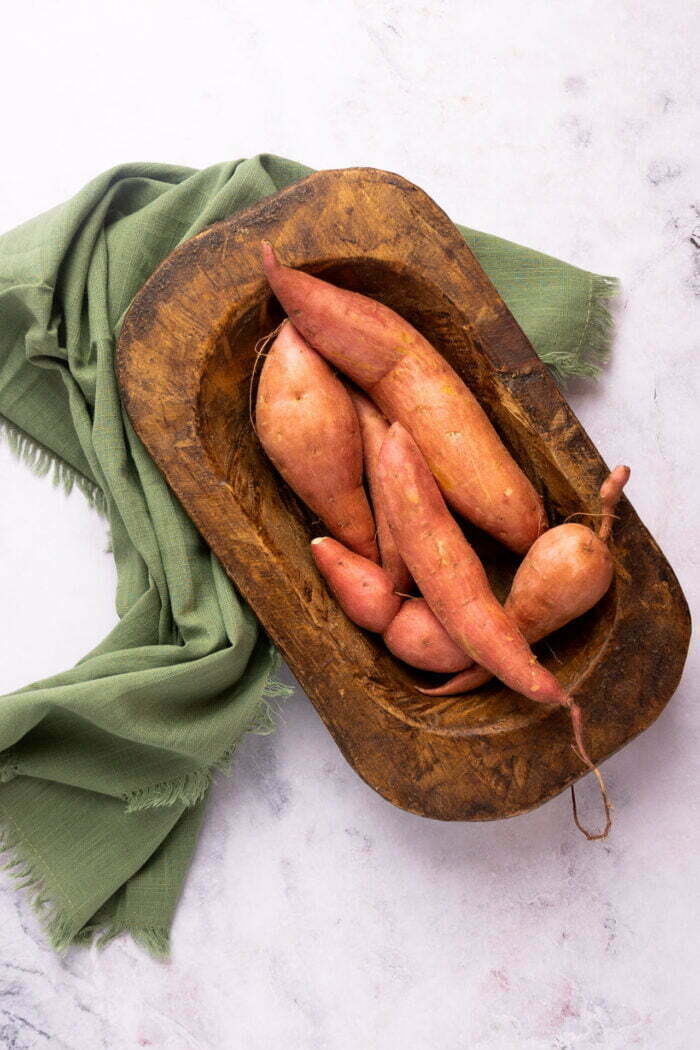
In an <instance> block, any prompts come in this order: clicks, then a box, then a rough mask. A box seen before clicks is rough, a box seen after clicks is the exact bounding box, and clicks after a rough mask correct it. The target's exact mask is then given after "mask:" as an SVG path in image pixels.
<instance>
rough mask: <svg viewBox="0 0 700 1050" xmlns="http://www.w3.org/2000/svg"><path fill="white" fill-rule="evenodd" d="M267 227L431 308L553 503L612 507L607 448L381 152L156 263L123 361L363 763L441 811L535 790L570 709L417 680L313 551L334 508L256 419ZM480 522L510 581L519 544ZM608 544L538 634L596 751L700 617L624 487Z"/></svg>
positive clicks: (162, 453) (263, 605)
mask: <svg viewBox="0 0 700 1050" xmlns="http://www.w3.org/2000/svg"><path fill="white" fill-rule="evenodd" d="M263 237H266V238H269V240H271V241H272V243H273V244H274V245H275V247H276V248H277V251H278V253H279V256H280V259H281V260H282V261H283V262H284V263H286V264H288V265H290V266H296V267H301V268H303V269H305V270H308V271H310V272H312V273H314V274H317V275H320V276H322V277H323V278H324V279H326V280H329V281H332V282H333V283H335V284H338V285H340V286H342V287H345V288H352V289H354V290H356V291H360V292H363V293H364V294H366V295H370V296H372V297H374V298H376V299H379V300H380V301H381V302H383V303H386V304H387V305H388V306H390V307H392V308H393V309H394V310H396V311H398V313H400V314H402V315H403V316H404V317H405V318H407V319H408V320H409V321H410V322H411V323H412V324H413V325H415V327H416V328H417V329H418V330H419V331H421V332H422V333H423V334H424V335H425V336H426V337H427V338H428V339H429V340H430V342H431V343H432V344H433V345H434V346H435V347H437V349H438V350H439V351H440V352H441V353H442V354H444V356H445V357H446V358H447V360H448V361H449V362H450V363H451V364H452V366H453V367H454V368H455V369H456V370H457V372H458V373H459V374H460V375H461V376H462V377H463V378H464V379H465V380H466V382H467V383H468V384H469V386H470V387H471V389H472V390H473V391H474V392H475V394H476V395H477V396H478V397H479V399H480V400H481V403H482V404H483V406H484V408H485V409H486V411H487V412H488V414H489V416H490V417H491V419H492V421H493V423H494V425H495V426H496V428H497V430H498V431H499V433H500V435H501V437H502V438H503V440H504V442H505V443H506V445H507V446H508V447H509V449H510V450H511V452H512V453H513V455H514V456H515V458H516V460H517V461H518V462H519V463H520V466H521V467H522V468H523V469H524V470H525V472H526V473H527V474H528V475H529V477H530V478H531V479H532V481H533V482H534V484H535V485H536V486H537V487H538V488H539V490H540V491H541V492H542V494H543V496H544V499H545V503H546V506H547V510H548V513H549V518H550V522H551V523H552V524H554V523H556V522H560V521H563V520H564V519H565V518H567V517H568V516H569V515H571V514H578V515H581V514H583V515H584V517H582V518H581V517H579V518H577V520H579V521H585V520H586V518H585V515H586V513H589V512H592V513H595V512H597V510H598V495H597V494H598V489H599V486H600V484H601V481H602V480H603V478H604V476H605V475H606V473H607V467H606V465H605V463H604V462H603V460H602V459H601V457H600V456H599V454H598V452H597V451H596V449H595V447H594V445H593V444H592V442H591V441H590V439H589V438H588V436H587V434H586V433H585V431H584V430H583V428H582V427H581V425H580V423H579V422H578V420H577V419H576V417H575V416H574V414H573V412H572V411H571V409H570V408H569V406H568V404H567V403H566V401H565V400H564V398H563V397H562V395H561V393H560V391H559V389H558V387H557V385H556V383H555V382H554V380H553V379H552V377H551V376H550V374H549V372H548V370H547V369H546V367H545V366H544V365H543V364H542V363H541V362H540V361H539V359H538V358H537V356H536V355H535V353H534V351H533V349H532V347H531V346H530V344H529V343H528V341H527V339H526V338H525V336H524V334H523V333H522V331H521V330H520V328H519V327H518V325H517V324H516V322H515V320H514V319H513V317H512V316H511V314H510V313H509V312H508V309H507V308H506V306H505V304H504V302H503V300H502V299H501V298H500V297H499V295H498V293H497V292H496V290H495V288H494V287H493V285H492V284H491V283H490V281H489V280H488V278H487V277H486V275H485V274H484V272H483V270H482V269H481V267H480V266H479V264H478V263H477V261H476V259H475V258H474V256H473V255H472V253H471V252H470V251H469V249H468V248H467V246H466V244H465V243H464V241H463V240H462V238H461V237H460V235H459V233H458V232H457V230H456V229H455V227H454V226H453V225H452V223H451V222H450V221H449V219H448V218H447V216H446V215H445V214H444V213H443V212H442V211H441V210H440V208H438V207H437V205H436V204H435V203H434V202H433V201H432V200H430V198H429V197H427V196H426V194H425V193H423V192H422V191H421V190H420V189H418V188H417V187H416V186H414V185H412V184H411V183H410V182H407V181H406V180H405V179H402V178H400V177H399V176H397V175H392V174H389V173H387V172H384V171H376V170H374V169H371V168H356V169H348V170H344V171H324V172H319V173H318V174H315V175H311V176H309V177H308V178H306V179H303V180H302V181H300V182H297V183H295V184H294V185H292V186H290V187H288V188H287V189H285V190H282V191H281V192H280V193H277V194H275V195H274V196H272V197H268V198H267V199H265V200H263V201H261V202H260V203H259V204H256V205H254V206H253V207H252V208H249V209H248V210H247V211H244V212H241V213H239V214H237V215H235V216H234V217H233V218H231V219H227V220H226V221H224V222H220V223H217V224H216V225H215V226H212V227H210V228H209V229H207V230H205V231H204V232H203V233H201V234H199V236H197V237H194V238H193V239H192V240H190V241H188V242H187V243H185V244H183V245H182V246H181V247H180V248H178V249H177V250H176V251H175V252H173V253H172V255H170V256H169V257H168V258H167V259H166V260H165V261H164V262H163V263H162V265H161V266H160V267H159V268H158V269H157V270H156V272H155V273H154V274H153V276H152V277H151V278H150V280H149V281H148V282H147V283H146V285H145V286H144V288H143V289H142V290H141V292H140V293H139V295H138V296H137V297H136V299H135V300H134V302H133V304H132V306H131V308H130V310H129V312H128V314H127V316H126V319H125V321H124V325H123V328H122V331H121V337H120V340H119V347H118V356H117V367H118V374H119V381H120V384H121V389H122V396H123V399H124V404H125V406H126V409H127V411H128V413H129V416H130V418H131V420H132V422H133V425H134V427H135V428H136V431H137V432H138V434H139V435H140V437H141V439H142V440H143V442H144V444H145V445H146V447H147V448H148V450H149V451H150V453H151V455H152V456H153V458H154V460H155V461H156V463H157V464H158V466H159V467H160V469H161V470H162V471H163V473H164V475H165V477H166V478H167V480H168V482H169V483H170V485H171V487H172V489H173V490H174V492H175V493H176V495H177V496H178V497H179V499H180V501H181V502H182V504H183V506H184V507H185V509H186V511H187V513H188V514H189V515H190V517H191V518H192V520H193V521H194V522H195V524H196V525H197V527H198V528H199V530H200V532H201V533H202V535H203V536H204V538H205V540H206V541H207V542H208V543H209V545H210V546H211V548H212V549H213V550H214V552H215V553H216V555H217V556H218V557H219V559H220V561H221V563H222V564H223V566H224V568H225V569H226V572H227V573H228V574H229V576H230V577H231V579H232V580H233V582H234V583H235V584H236V586H237V588H238V589H239V591H240V592H241V594H242V595H243V597H244V598H245V599H246V601H247V602H248V603H249V604H250V606H251V607H252V608H253V609H254V611H255V613H256V615H257V616H258V618H259V619H260V622H261V623H262V625H263V626H264V628H265V630H266V631H267V632H268V634H269V635H270V637H271V638H272V639H273V641H274V642H275V644H276V645H277V646H278V647H279V649H280V650H281V652H282V654H283V655H284V658H285V659H286V661H287V663H288V664H289V666H290V668H291V670H292V671H293V673H294V674H295V676H296V678H297V679H298V681H299V683H300V684H301V686H302V688H303V689H304V690H305V692H306V693H307V694H308V696H309V697H310V698H311V701H312V703H313V704H314V705H315V707H316V709H317V711H318V712H319V714H320V715H321V718H322V719H323V721H324V722H325V724H326V726H327V727H328V729H329V730H330V732H331V733H332V734H333V737H334V738H335V740H336V742H337V744H338V746H339V747H340V749H341V751H342V752H343V754H344V755H345V757H346V758H347V760H348V762H350V764H351V765H352V766H353V767H354V769H355V770H356V771H357V772H358V773H359V774H360V776H361V777H363V778H364V779H365V780H366V781H367V783H368V784H370V785H371V786H372V787H373V788H374V789H375V790H377V791H378V792H380V793H381V794H382V795H383V796H384V797H385V798H387V799H389V801H390V802H393V803H394V804H395V805H397V806H401V807H403V808H404V809H407V810H410V811H411V812H413V813H418V814H421V815H423V816H428V817H436V818H439V819H443V820H491V819H494V818H500V817H508V816H512V815H514V814H516V813H523V812H525V811H526V810H529V809H532V808H533V807H535V806H537V805H539V804H540V803H542V802H544V801H546V800H547V799H549V798H551V797H552V796H553V795H555V794H557V793H558V792H560V791H561V790H562V789H563V788H565V787H566V786H567V785H568V784H570V783H572V782H573V781H575V780H576V779H577V778H578V777H580V776H581V775H582V774H583V773H584V772H585V768H584V767H583V765H582V764H581V762H580V761H579V760H578V758H577V757H576V755H575V754H574V752H573V751H572V748H571V730H570V725H569V719H568V715H567V714H566V713H565V712H563V711H561V710H560V709H552V708H546V707H542V706H538V705H536V704H533V703H531V702H530V701H528V700H526V699H524V698H522V697H519V696H517V695H515V694H514V693H512V692H511V691H510V690H509V689H507V688H506V687H505V686H502V685H500V684H499V683H497V682H491V683H489V684H488V685H486V686H484V687H483V688H482V689H480V690H479V691H478V692H475V693H472V694H469V695H466V696H463V697H449V698H440V699H437V698H430V697H426V696H423V695H421V694H420V693H419V692H418V691H417V690H416V684H417V683H423V684H424V683H425V682H427V681H429V676H428V675H425V674H422V673H420V672H414V671H412V670H411V669H410V668H408V667H407V666H406V665H404V664H402V663H400V662H399V661H397V660H395V659H394V658H393V657H392V656H391V655H390V654H389V653H388V652H387V650H386V649H385V648H384V645H383V644H382V642H381V639H378V638H377V637H376V636H373V635H370V634H368V633H366V632H364V631H362V630H360V629H359V628H357V627H355V626H354V625H353V624H352V623H350V622H349V621H348V620H347V619H346V617H345V616H344V615H343V613H342V612H341V611H340V609H339V608H338V606H337V605H336V603H335V601H334V600H333V599H332V598H331V597H330V595H329V593H328V591H327V589H326V587H325V585H324V583H323V581H322V580H321V579H320V577H319V575H318V573H317V571H316V569H315V566H314V564H313V561H312V559H311V556H310V553H309V540H310V539H311V538H312V537H313V536H314V535H317V534H318V533H319V529H318V527H317V526H318V523H317V522H314V521H313V520H312V518H311V516H310V514H309V513H308V512H307V511H306V509H305V508H304V507H303V506H302V505H301V504H300V503H299V501H298V500H297V499H296V497H295V496H294V495H293V493H292V492H291V491H290V490H289V488H288V487H287V486H286V484H285V483H284V482H283V481H282V480H281V479H280V477H279V476H278V475H277V474H276V472H275V471H274V469H273V468H272V466H271V464H270V463H269V461H268V460H267V458H266V457H265V455H264V453H263V451H262V449H261V447H260V445H259V442H258V440H257V438H256V435H255V433H254V430H253V428H252V426H251V419H250V408H249V406H250V395H251V376H252V373H253V367H254V363H255V348H256V344H257V343H258V341H259V340H260V339H261V337H262V336H265V335H266V334H267V333H269V332H270V331H271V330H272V329H273V328H275V326H276V325H277V324H278V323H279V321H280V320H281V317H282V314H281V311H280V308H279V305H278V303H277V302H276V300H275V299H274V298H272V297H271V293H270V289H269V287H268V285H267V284H266V282H265V280H264V278H263V275H262V269H261V265H260V259H259V245H260V240H261V239H262V238H263ZM468 532H469V535H470V537H471V538H472V540H473V542H474V543H475V545H476V546H477V548H478V550H479V553H480V554H481V556H482V558H483V559H484V562H485V564H486V567H487V571H488V573H489V576H490V578H491V580H492V583H493V585H494V589H495V590H496V592H497V593H498V594H499V596H500V597H503V596H504V594H505V592H506V590H507V587H508V584H509V582H510V580H511V578H512V575H513V572H514V570H515V567H516V564H517V562H516V559H515V558H514V556H513V555H511V554H510V553H509V552H508V551H506V550H505V549H504V548H502V547H500V546H499V545H498V544H497V543H496V542H494V541H491V540H490V539H489V538H488V537H486V536H484V535H483V534H478V532H477V530H475V529H469V530H468ZM611 549H612V553H613V556H614V559H615V564H616V574H615V580H614V583H613V586H612V587H611V589H610V591H609V592H608V594H607V595H606V597H605V598H604V599H603V601H601V602H600V603H599V604H598V605H597V606H596V607H595V608H594V609H592V610H591V611H590V612H589V613H588V614H587V615H586V616H584V617H582V618H581V619H579V620H576V621H575V622H574V623H572V624H570V625H569V626H568V627H566V628H564V629H562V630H561V631H559V632H557V633H556V634H555V635H552V636H551V637H550V638H548V639H547V640H546V641H545V642H543V643H541V644H540V646H539V647H538V652H539V653H540V655H541V657H542V659H543V662H544V663H545V664H546V665H547V666H549V667H550V669H551V670H552V671H554V672H555V673H556V675H557V677H558V678H559V679H560V681H561V682H562V684H563V685H564V686H565V687H566V688H567V689H568V690H571V691H573V692H574V693H575V695H576V697H577V699H578V700H579V702H580V704H581V706H582V708H583V712H584V717H585V722H586V726H585V734H586V740H587V744H588V747H589V750H590V752H591V755H592V756H593V758H594V760H596V761H600V760H601V759H603V758H605V757H606V756H607V755H610V754H611V753H612V752H613V751H616V750H617V749H618V748H620V747H622V745H623V744H625V743H627V741H629V740H631V739H632V737H634V736H636V734H637V733H640V732H641V731H642V730H643V729H646V727H647V726H649V725H650V724H651V722H653V721H654V719H655V718H656V717H657V715H658V714H659V713H660V711H661V710H662V708H663V707H664V705H665V704H666V702H667V701H668V699H669V697H670V696H671V694H672V693H673V691H674V689H675V688H676V685H677V683H678V680H679V677H680V674H681V670H682V667H683V663H684V659H685V653H686V651H687V647H688V641H689V632H690V620H689V614H688V609H687V606H686V602H685V600H684V597H683V594H682V592H681V590H680V587H679V585H678V582H677V580H676V577H675V575H674V573H673V571H672V570H671V568H670V566H669V565H668V563H667V562H666V560H665V558H664V557H663V555H662V553H661V551H660V550H659V548H658V546H657V545H656V543H655V542H654V540H653V539H652V537H651V536H650V535H649V533H648V532H647V530H646V528H645V527H644V525H643V524H642V523H641V521H640V520H639V518H638V517H637V515H636V514H635V512H634V510H633V509H632V507H631V506H630V504H629V502H627V500H625V499H623V500H622V503H621V505H620V508H619V520H618V521H616V523H615V530H614V536H613V540H612V547H611Z"/></svg>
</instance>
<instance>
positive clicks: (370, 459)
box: [349, 389, 456, 670]
mask: <svg viewBox="0 0 700 1050" xmlns="http://www.w3.org/2000/svg"><path fill="white" fill-rule="evenodd" d="M349 393H350V398H351V400H352V403H353V405H354V406H355V411H356V412H357V418H358V419H359V421H360V433H361V434H362V451H363V453H364V463H365V474H366V475H367V481H368V483H369V491H370V495H371V497H372V509H373V511H374V520H375V523H376V526H377V542H378V544H379V554H380V558H381V565H382V568H383V569H385V570H386V571H387V572H388V573H389V575H390V576H391V578H392V580H393V581H394V588H395V590H397V591H400V592H401V593H403V594H405V593H406V592H407V591H408V590H409V588H410V586H411V582H412V581H411V576H410V573H409V571H408V569H407V568H406V566H405V565H404V563H403V559H402V557H401V555H400V554H399V552H398V549H397V547H396V543H395V541H394V537H393V536H392V534H391V529H390V528H389V522H388V521H387V520H386V514H385V512H384V507H383V505H382V491H381V486H380V485H379V483H378V480H377V464H378V462H379V450H380V448H381V447H382V441H383V440H384V438H385V437H386V432H387V430H388V429H389V424H388V423H387V421H386V419H385V418H384V416H383V415H382V414H381V412H380V411H379V409H378V408H377V406H376V405H374V404H373V403H372V402H371V401H370V399H369V398H368V397H365V395H364V394H361V393H360V391H359V390H356V389H352V390H350V391H349ZM455 670H456V668H455Z"/></svg>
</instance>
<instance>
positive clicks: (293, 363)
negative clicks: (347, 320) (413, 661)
mask: <svg viewBox="0 0 700 1050" xmlns="http://www.w3.org/2000/svg"><path fill="white" fill-rule="evenodd" d="M255 422H256V430H257V433H258V436H259V438H260V441H261V444H262V446H263V448H264V449H265V451H266V453H267V454H268V456H269V457H270V459H271V460H272V462H273V463H274V465H275V466H276V467H277V469H278V470H279V472H280V474H281V475H282V477H283V478H284V479H285V481H286V482H287V483H288V484H289V485H290V486H291V488H293V489H294V491H295V492H296V493H297V495H298V496H300V498H301V499H302V500H303V501H304V503H306V504H307V506H309V507H310V508H311V510H313V511H314V513H315V514H317V515H318V516H319V518H321V519H322V521H323V522H324V523H325V525H326V527H327V528H328V530H329V531H330V532H331V533H332V534H333V536H336V537H337V538H338V539H339V540H341V541H342V542H343V543H344V544H346V545H347V546H348V547H350V548H351V549H352V550H354V551H356V552H357V553H358V554H361V555H363V556H364V557H366V558H369V559H371V560H372V561H378V560H379V553H378V551H377V545H376V542H375V539H374V532H375V529H374V518H373V517H372V512H371V510H370V507H369V503H368V502H367V496H366V494H365V490H364V488H363V484H362V439H361V436H360V424H359V422H358V419H357V413H356V412H355V409H354V407H353V404H352V401H351V400H350V395H349V394H348V392H347V390H346V389H345V387H344V386H343V384H342V383H341V382H340V380H339V379H338V378H337V377H336V376H334V375H333V373H332V371H331V369H330V368H329V367H328V364H327V363H326V362H325V361H324V359H323V358H322V357H321V356H320V355H319V354H317V353H316V351H315V350H312V348H311V347H310V346H309V345H308V344H307V343H306V342H305V340H304V339H303V338H302V337H301V336H300V335H299V333H298V332H297V330H296V329H295V328H294V327H293V326H292V325H291V324H289V322H285V324H283V325H282V328H281V329H280V332H279V335H278V336H277V337H276V339H275V341H274V342H273V344H272V346H271V347H270V350H269V352H268V354H267V357H266V359H265V364H264V365H263V368H262V372H261V375H260V383H259V386H258V393H257V399H256V408H255Z"/></svg>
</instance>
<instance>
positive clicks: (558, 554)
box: [419, 466, 630, 696]
mask: <svg viewBox="0 0 700 1050" xmlns="http://www.w3.org/2000/svg"><path fill="white" fill-rule="evenodd" d="M629 476H630V469H629V467H624V466H620V467H615V469H614V470H613V471H612V472H611V474H610V475H609V477H608V478H607V479H606V480H605V481H604V482H603V484H602V486H601V489H600V497H601V508H602V513H601V524H600V528H599V530H598V535H597V536H596V534H595V532H593V530H592V529H589V528H588V526H586V525H580V524H576V523H574V522H565V523H564V524H563V525H557V526H556V527H555V528H553V529H549V531H548V532H545V533H544V535H542V536H540V538H539V539H538V540H536V541H535V543H533V545H532V547H530V550H529V551H528V552H527V554H526V555H525V558H524V559H523V561H522V562H521V564H520V566H519V568H518V571H517V573H516V574H515V578H514V579H513V583H512V585H511V589H510V594H509V595H508V597H507V599H506V602H505V606H504V608H505V610H506V612H507V613H508V615H509V616H510V617H511V618H512V620H513V621H514V623H516V624H517V626H518V627H519V628H520V630H521V631H522V633H523V635H524V637H525V638H526V639H527V641H528V642H530V643H533V642H538V641H539V640H540V639H541V638H545V637H546V636H547V635H548V634H553V633H554V631H558V630H559V628H560V627H563V626H564V624H567V623H570V622H571V620H575V619H576V618H577V617H579V616H582V615H583V614H584V613H585V612H588V610H589V609H592V608H593V606H594V605H595V604H596V603H597V602H599V601H600V599H601V598H602V597H603V595H604V594H605V593H606V591H607V590H608V588H609V587H610V584H611V583H612V578H613V560H612V557H611V556H610V552H609V550H608V548H607V542H606V541H607V540H608V538H609V536H610V531H611V528H612V521H613V511H614V509H615V506H616V505H617V502H618V500H619V498H620V495H621V493H622V489H623V488H624V486H625V484H626V483H627V481H628V479H629ZM490 677H491V672H490V671H488V670H486V669H485V668H483V667H479V666H478V665H475V666H474V667H470V668H468V669H466V670H465V671H462V672H461V673H460V674H458V675H456V676H455V677H454V678H451V679H450V680H449V681H447V682H444V683H443V684H442V685H439V686H436V687H434V688H432V689H420V691H421V692H423V693H426V694H427V695H428V696H454V695H455V694H457V693H466V692H469V690H470V689H476V688H477V687H478V686H480V685H483V684H484V682H487V681H488V680H489V678H490ZM419 688H420V687H419Z"/></svg>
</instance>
